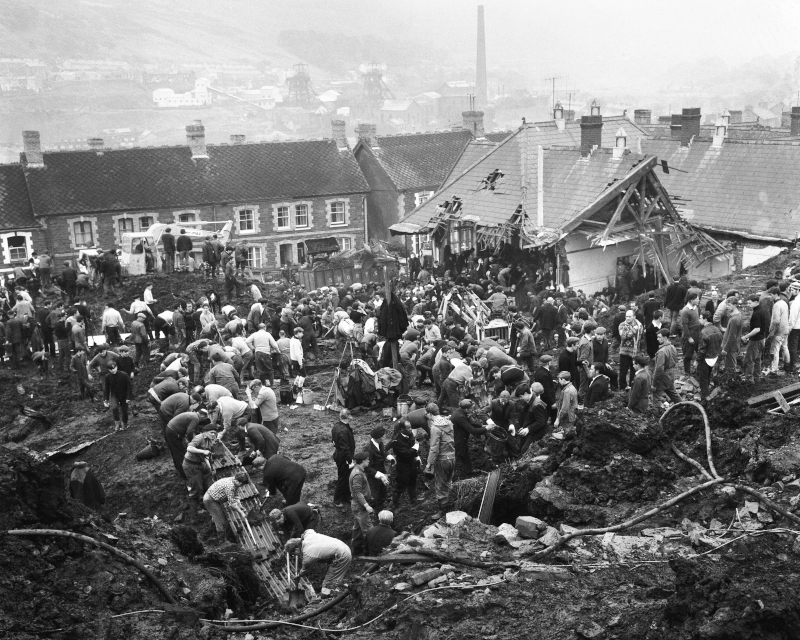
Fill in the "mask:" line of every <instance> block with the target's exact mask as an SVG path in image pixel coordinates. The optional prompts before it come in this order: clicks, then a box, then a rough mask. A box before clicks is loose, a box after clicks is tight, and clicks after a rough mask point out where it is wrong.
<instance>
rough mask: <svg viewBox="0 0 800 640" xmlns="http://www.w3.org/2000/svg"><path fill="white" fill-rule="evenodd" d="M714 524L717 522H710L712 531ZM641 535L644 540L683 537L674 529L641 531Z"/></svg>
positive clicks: (660, 528) (662, 528) (661, 528)
mask: <svg viewBox="0 0 800 640" xmlns="http://www.w3.org/2000/svg"><path fill="white" fill-rule="evenodd" d="M715 522H719V520H712V521H711V524H712V527H711V528H712V529H713V528H715V527H714V526H713V524H714V523H715ZM720 524H721V523H720ZM719 528H721V529H724V528H725V527H723V526H720V527H719ZM642 535H643V536H645V537H646V538H657V537H659V536H660V537H661V538H680V537H682V536H683V534H682V533H681V532H680V531H679V530H678V529H674V528H672V527H657V528H653V529H642Z"/></svg>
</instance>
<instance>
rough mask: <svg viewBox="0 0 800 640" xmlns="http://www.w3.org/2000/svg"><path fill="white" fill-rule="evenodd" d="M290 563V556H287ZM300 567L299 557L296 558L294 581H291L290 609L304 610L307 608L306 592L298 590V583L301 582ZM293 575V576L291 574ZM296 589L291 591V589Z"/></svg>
mask: <svg viewBox="0 0 800 640" xmlns="http://www.w3.org/2000/svg"><path fill="white" fill-rule="evenodd" d="M287 561H288V556H287ZM299 574H300V567H299V557H298V556H295V557H294V575H295V577H294V579H292V580H290V581H289V582H290V584H289V587H290V590H289V592H288V593H289V608H290V609H302V608H303V607H305V606H306V603H307V602H306V592H305V591H304V590H303V589H299V588H298V583H299V582H300V575H299ZM290 575H291V574H290ZM292 586H293V587H294V589H291V587H292Z"/></svg>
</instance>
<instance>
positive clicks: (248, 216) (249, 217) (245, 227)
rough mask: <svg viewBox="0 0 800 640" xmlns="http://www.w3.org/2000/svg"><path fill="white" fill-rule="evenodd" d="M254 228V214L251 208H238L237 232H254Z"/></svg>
mask: <svg viewBox="0 0 800 640" xmlns="http://www.w3.org/2000/svg"><path fill="white" fill-rule="evenodd" d="M255 230H256V215H255V212H254V211H253V210H252V209H239V232H240V233H254V232H255Z"/></svg>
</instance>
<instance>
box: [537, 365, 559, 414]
mask: <svg viewBox="0 0 800 640" xmlns="http://www.w3.org/2000/svg"><path fill="white" fill-rule="evenodd" d="M552 361H553V356H551V355H543V356H542V357H541V358H539V368H538V369H536V371H534V372H533V377H532V378H531V383H532V384H531V388H533V383H536V382H538V383H539V384H540V385H542V393H541V394H540V399H541V400H542V402H544V403H545V405H546V406H547V415H548V416H549V418H550V420H551V421H552V420H555V419H556V410H555V408H554V405H555V403H556V385H555V383H554V382H553V376H552V374H551V373H550V363H551V362H552Z"/></svg>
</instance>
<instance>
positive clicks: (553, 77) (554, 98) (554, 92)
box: [544, 76, 563, 109]
mask: <svg viewBox="0 0 800 640" xmlns="http://www.w3.org/2000/svg"><path fill="white" fill-rule="evenodd" d="M562 77H563V76H551V77H549V78H545V79H544V81H545V82H550V81H552V82H553V104H552V106H551V108H552V109H555V108H556V80H561V78H562Z"/></svg>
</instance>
